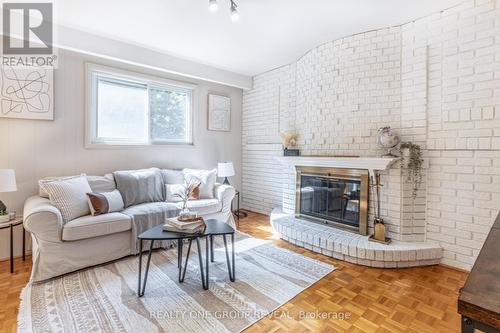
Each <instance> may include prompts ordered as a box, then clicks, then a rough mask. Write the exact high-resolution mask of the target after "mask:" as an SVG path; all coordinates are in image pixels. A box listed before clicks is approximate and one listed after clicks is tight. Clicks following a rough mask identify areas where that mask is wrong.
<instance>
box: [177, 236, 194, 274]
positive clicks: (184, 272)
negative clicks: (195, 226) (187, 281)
mask: <svg viewBox="0 0 500 333" xmlns="http://www.w3.org/2000/svg"><path fill="white" fill-rule="evenodd" d="M192 242H193V240H192V239H191V238H190V239H189V243H188V250H187V253H186V262H185V263H184V269H183V270H182V275H180V272H181V270H179V282H184V277H186V267H187V265H188V260H189V253H190V252H191V243H192Z"/></svg>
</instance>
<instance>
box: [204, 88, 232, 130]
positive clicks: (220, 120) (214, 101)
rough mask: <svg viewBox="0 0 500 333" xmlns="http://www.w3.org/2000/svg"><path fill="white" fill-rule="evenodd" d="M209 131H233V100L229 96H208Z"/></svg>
mask: <svg viewBox="0 0 500 333" xmlns="http://www.w3.org/2000/svg"><path fill="white" fill-rule="evenodd" d="M208 129H209V130H210V131H226V132H228V131H230V130H231V99H230V98H229V97H227V96H222V95H217V94H208Z"/></svg>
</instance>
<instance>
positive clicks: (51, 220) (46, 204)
mask: <svg viewBox="0 0 500 333" xmlns="http://www.w3.org/2000/svg"><path fill="white" fill-rule="evenodd" d="M23 216H24V217H23V220H24V221H23V224H24V228H25V229H26V230H27V231H29V232H30V233H32V234H33V235H34V236H35V237H36V238H39V239H43V240H45V241H50V242H61V234H62V227H63V219H62V216H61V212H60V211H59V209H57V208H56V207H55V206H53V205H52V204H51V203H50V201H49V199H46V198H42V197H39V196H33V197H30V198H28V199H27V200H26V202H25V203H24V210H23Z"/></svg>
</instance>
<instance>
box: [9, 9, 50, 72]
mask: <svg viewBox="0 0 500 333" xmlns="http://www.w3.org/2000/svg"><path fill="white" fill-rule="evenodd" d="M53 7H54V5H53V3H52V2H50V1H49V2H38V3H28V2H21V3H15V2H4V3H2V55H1V63H0V65H1V66H2V67H6V66H7V67H16V68H20V67H25V68H33V67H38V68H45V69H53V68H55V67H56V65H57V64H56V59H57V55H56V54H54V52H55V51H56V49H55V48H54V47H53V43H54V11H53V10H54V8H53Z"/></svg>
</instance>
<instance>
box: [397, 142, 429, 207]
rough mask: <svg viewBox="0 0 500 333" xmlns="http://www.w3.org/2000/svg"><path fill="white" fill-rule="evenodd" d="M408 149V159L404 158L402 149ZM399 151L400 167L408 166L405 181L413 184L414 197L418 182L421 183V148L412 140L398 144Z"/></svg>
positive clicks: (414, 196)
mask: <svg viewBox="0 0 500 333" xmlns="http://www.w3.org/2000/svg"><path fill="white" fill-rule="evenodd" d="M406 149H407V150H408V152H409V156H408V159H406V158H405V156H404V154H403V150H406ZM399 151H400V153H401V169H403V168H404V167H405V166H406V168H408V177H407V182H409V183H411V184H412V185H413V189H412V190H413V192H412V196H413V198H414V199H415V198H416V197H417V192H418V188H419V186H420V184H421V183H422V165H423V162H424V160H423V159H422V150H421V149H420V146H419V145H417V144H415V143H412V142H403V143H401V145H400V146H399Z"/></svg>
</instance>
